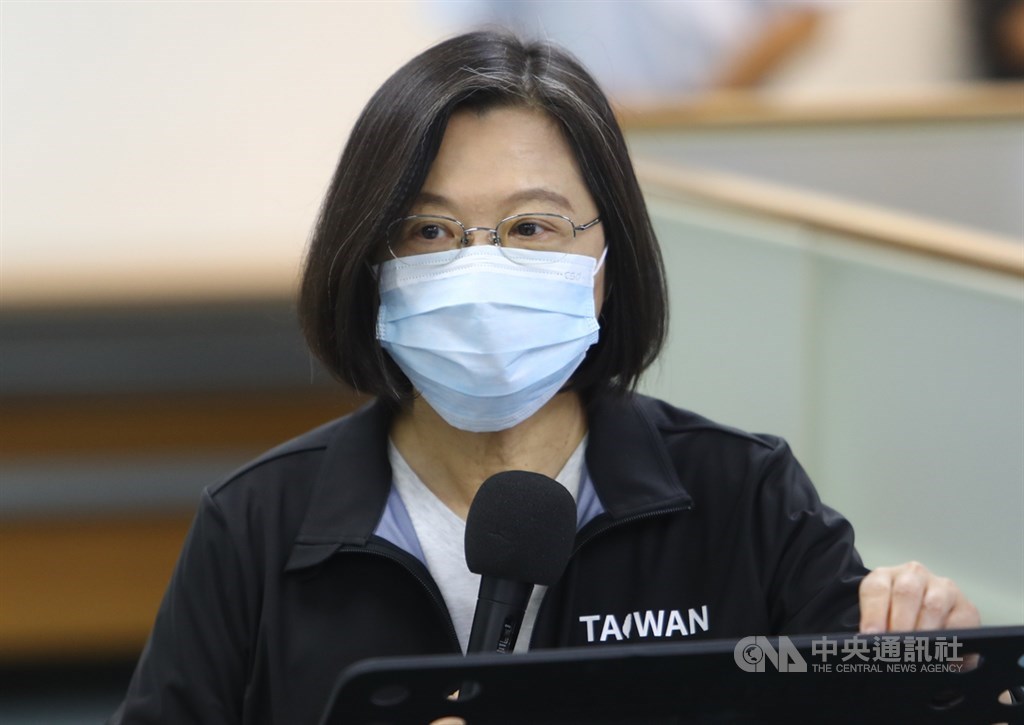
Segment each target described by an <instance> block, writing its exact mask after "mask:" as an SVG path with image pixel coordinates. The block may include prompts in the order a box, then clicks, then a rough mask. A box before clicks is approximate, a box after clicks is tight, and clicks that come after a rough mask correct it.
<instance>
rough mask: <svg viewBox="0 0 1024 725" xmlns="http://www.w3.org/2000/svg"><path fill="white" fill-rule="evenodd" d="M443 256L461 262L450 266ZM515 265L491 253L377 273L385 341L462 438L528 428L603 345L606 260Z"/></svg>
mask: <svg viewBox="0 0 1024 725" xmlns="http://www.w3.org/2000/svg"><path fill="white" fill-rule="evenodd" d="M605 253H607V249H606V250H605ZM442 255H449V256H452V257H454V259H453V261H451V262H449V263H447V264H443V265H441V264H439V263H438V261H439V259H438V258H440V257H441V256H442ZM428 258H429V259H428ZM516 258H517V260H519V261H518V262H514V261H512V260H510V259H509V258H507V257H506V256H505V255H504V254H503V253H502V252H501V250H499V249H498V248H497V247H494V246H490V245H488V246H475V247H469V248H467V249H464V250H461V252H460V251H459V250H454V251H450V252H438V253H436V254H429V255H420V256H419V257H417V258H415V260H413V261H410V258H405V259H403V260H401V261H399V260H397V259H396V260H390V261H387V262H384V263H383V264H381V265H380V266H379V267H378V271H379V275H380V298H381V305H380V313H379V316H378V318H377V339H378V340H380V342H381V345H382V346H383V347H384V349H385V350H387V351H388V353H389V354H390V355H391V357H392V358H394V360H395V362H396V363H397V364H398V366H399V367H400V368H401V369H402V371H403V372H404V373H405V374H406V376H408V378H409V380H410V381H412V384H413V386H414V387H415V388H416V389H417V390H418V391H419V392H420V394H421V395H422V396H423V398H424V399H425V400H426V401H427V403H429V404H430V407H431V408H433V409H434V410H435V411H437V413H438V415H440V416H441V417H442V418H444V420H445V421H447V422H448V423H449V424H450V425H452V426H454V427H456V428H459V429H461V430H466V431H473V432H483V431H497V430H505V429H507V428H511V427H512V426H514V425H516V424H518V423H521V422H522V421H524V420H526V419H527V418H529V417H530V416H531V415H533V414H534V413H536V412H537V411H538V410H540V408H541V407H542V406H543V405H544V404H545V403H547V402H548V401H549V400H551V398H552V397H554V395H555V394H556V393H557V392H558V391H559V390H561V388H562V386H563V385H565V383H566V382H567V381H568V380H569V378H570V376H571V375H572V374H573V372H574V371H575V370H576V368H577V367H579V364H580V363H581V362H583V358H584V356H585V355H586V352H587V348H589V347H590V346H591V345H593V344H594V343H595V342H597V338H598V330H599V325H598V322H597V319H596V317H595V316H594V277H595V275H596V274H597V271H598V270H599V269H600V268H601V265H602V264H603V263H604V254H602V255H601V259H600V260H595V259H594V258H593V257H589V256H585V255H578V254H560V253H553V252H534V251H527V250H516ZM552 260H553V261H552Z"/></svg>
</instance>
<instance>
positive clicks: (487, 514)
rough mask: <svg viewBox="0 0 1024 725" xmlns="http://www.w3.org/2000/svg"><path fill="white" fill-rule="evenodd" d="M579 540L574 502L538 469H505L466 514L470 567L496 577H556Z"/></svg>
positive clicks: (548, 581) (546, 580) (549, 580)
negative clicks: (536, 470) (532, 470)
mask: <svg viewBox="0 0 1024 725" xmlns="http://www.w3.org/2000/svg"><path fill="white" fill-rule="evenodd" d="M575 538H576V502H575V501H574V500H573V498H572V494H570V493H569V492H568V491H567V490H566V489H565V487H564V486H562V484H560V483H558V481H555V480H554V479H551V478H548V477H547V476H544V475H542V474H540V473H531V472H530V471H503V472H502V473H496V474H495V475H493V476H491V477H490V478H488V479H487V480H486V481H484V482H483V485H482V486H480V490H479V491H477V494H476V497H475V498H474V499H473V503H472V505H470V507H469V514H468V515H467V516H466V563H467V564H468V565H469V570H470V571H472V572H474V573H476V574H482V575H484V576H491V577H496V578H498V579H511V580H513V581H519V582H528V583H530V584H543V585H545V586H550V585H552V584H554V583H555V582H556V581H558V578H559V577H560V576H562V572H563V571H565V565H566V564H568V563H569V555H570V554H571V553H572V544H573V541H574V540H575Z"/></svg>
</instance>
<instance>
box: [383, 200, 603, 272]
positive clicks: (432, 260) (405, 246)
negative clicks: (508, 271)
mask: <svg viewBox="0 0 1024 725" xmlns="http://www.w3.org/2000/svg"><path fill="white" fill-rule="evenodd" d="M600 222H601V218H600V217H597V218H596V219H594V220H593V221H590V222H587V223H586V224H576V223H575V222H574V221H573V220H572V219H570V218H569V217H565V216H562V215H561V214H549V213H544V212H540V213H536V214H516V215H514V216H510V217H506V218H505V219H502V220H501V221H500V222H498V223H497V225H495V226H494V227H493V228H492V227H466V226H465V225H464V224H463V223H462V222H460V221H459V220H458V219H454V218H452V217H447V216H438V215H434V214H413V215H412V216H407V217H403V218H401V219H396V220H395V221H393V222H391V224H389V225H388V229H387V243H388V249H389V250H390V251H391V254H392V256H394V257H395V259H397V260H399V261H400V262H406V263H409V264H417V265H418V264H437V265H442V264H448V263H449V262H452V261H454V260H455V259H457V258H458V257H459V256H460V255H461V253H462V250H463V249H465V248H467V247H469V246H470V245H471V244H472V238H471V235H472V234H473V233H474V232H489V233H490V243H491V244H493V245H494V246H496V247H498V249H500V250H501V252H502V254H504V255H505V256H506V257H508V258H509V259H510V260H512V261H513V262H516V263H518V264H544V263H549V262H556V261H558V260H559V259H561V258H562V256H564V255H566V254H572V253H573V252H574V251H575V249H576V233H577V232H585V231H586V230H588V229H590V228H591V227H593V226H595V225H596V224H599V223H600ZM522 250H527V251H540V252H555V253H556V254H550V255H544V256H543V257H538V256H537V255H531V254H517V252H519V251H522ZM435 252H453V253H452V254H448V255H439V256H436V257H423V255H427V254H433V253H435Z"/></svg>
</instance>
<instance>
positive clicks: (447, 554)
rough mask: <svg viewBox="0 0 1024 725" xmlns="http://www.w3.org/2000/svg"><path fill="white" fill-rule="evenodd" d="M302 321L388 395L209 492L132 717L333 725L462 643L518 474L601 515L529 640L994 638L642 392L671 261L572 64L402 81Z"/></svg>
mask: <svg viewBox="0 0 1024 725" xmlns="http://www.w3.org/2000/svg"><path fill="white" fill-rule="evenodd" d="M300 311H301V316H302V322H303V328H304V330H305V333H306V337H307V339H308V341H309V343H310V346H311V347H312V349H313V350H314V352H315V353H316V354H317V355H318V357H319V358H320V359H321V360H322V361H323V362H324V363H325V364H326V365H327V367H328V368H330V369H331V370H332V371H333V372H334V373H335V374H336V375H337V376H338V377H339V378H340V379H341V380H342V381H344V382H346V383H347V384H349V385H351V386H352V387H353V388H355V389H357V390H361V391H364V392H367V393H372V394H373V395H375V396H376V397H377V401H376V402H375V403H373V404H372V405H370V406H368V407H367V408H364V409H363V410H361V411H359V412H357V413H355V414H354V415H352V416H349V417H347V418H344V419H341V420H339V421H334V422H332V423H329V424H327V425H325V426H323V427H321V428H319V429H317V430H314V431H312V432H310V433H308V434H306V435H304V436H302V437H300V438H298V439H296V440H293V441H291V442H289V443H286V444H285V445H283V446H281V447H280V448H277V449H275V450H273V451H271V452H269V453H267V454H266V455H264V456H263V457H261V458H260V459H258V460H257V461H255V462H254V463H252V464H251V465H249V466H248V467H246V468H244V469H243V470H242V471H240V472H238V473H236V474H235V475H233V476H232V477H231V478H230V479H229V480H227V481H225V482H223V483H221V484H220V485H218V486H215V487H212V488H210V489H208V490H207V491H206V492H205V493H204V494H203V498H202V503H201V506H200V509H199V512H198V514H197V517H196V520H195V523H194V526H193V529H192V531H191V533H190V535H189V537H188V540H187V542H186V544H185V547H184V550H183V552H182V556H181V559H180V561H179V564H178V567H177V570H176V571H175V574H174V577H173V579H172V581H171V584H170V587H169V590H168V592H167V595H166V598H165V600H164V602H163V605H162V606H161V609H160V613H159V615H158V617H157V621H156V624H155V627H154V630H153V634H152V636H151V638H150V641H149V643H148V645H147V647H146V650H145V652H144V653H143V655H142V659H141V661H140V663H139V666H138V669H137V671H136V674H135V676H134V678H133V681H132V683H131V686H130V689H129V692H128V695H127V699H126V701H125V703H124V705H123V706H122V709H121V710H120V711H119V713H118V714H117V715H115V717H114V722H125V723H128V722H132V723H141V722H174V723H177V722H217V723H236V722H238V723H241V722H244V723H256V722H277V723H297V722H316V721H317V719H318V717H319V716H320V713H321V711H322V709H323V707H324V705H325V703H326V700H327V698H328V695H329V693H330V690H331V686H332V684H333V682H334V681H335V679H336V677H337V675H338V673H339V672H340V671H341V670H342V669H343V668H344V667H345V666H347V665H349V664H351V663H353V662H355V661H357V660H359V659H362V658H365V657H370V656H382V655H398V654H426V653H446V652H447V653H451V652H459V651H461V650H463V649H464V648H465V644H466V640H467V637H468V633H469V629H470V626H471V620H472V612H473V607H474V605H475V601H476V594H477V580H476V579H475V578H474V577H473V575H471V574H470V573H469V572H468V570H467V569H466V565H465V560H464V558H463V531H464V526H465V524H464V519H465V515H466V512H467V510H468V507H469V505H470V503H471V501H472V500H473V497H474V495H475V493H476V491H477V489H478V487H479V486H480V484H481V482H482V481H484V480H485V479H486V478H488V477H489V476H490V475H492V474H494V473H496V472H499V471H504V470H510V469H524V470H530V471H537V472H540V473H543V474H546V475H548V476H551V477H553V478H556V479H557V480H558V481H559V482H560V483H562V484H563V485H564V486H565V487H566V488H567V489H569V490H570V492H571V493H573V495H574V496H575V498H576V501H577V509H578V531H579V533H578V539H577V544H578V550H577V552H576V553H575V554H574V556H573V558H572V559H571V560H570V562H569V565H568V567H567V569H566V571H565V574H564V575H563V576H562V578H561V580H560V581H559V582H558V583H556V584H555V585H554V586H552V587H551V588H550V589H549V590H548V591H547V592H546V593H545V592H543V591H540V590H538V591H536V592H535V595H534V598H533V600H532V601H531V604H530V608H529V609H528V612H527V617H526V621H525V623H524V627H523V632H522V633H521V634H520V638H519V642H520V645H521V646H523V647H525V646H526V645H528V646H530V647H534V648H544V647H561V646H587V645H594V646H599V645H602V644H614V643H617V642H637V641H642V640H651V641H653V640H654V639H659V640H661V639H663V640H666V641H679V640H682V639H686V638H738V637H741V636H745V635H749V634H751V633H758V634H770V633H791V632H815V631H835V630H842V629H846V630H850V629H857V627H858V624H859V626H860V627H861V629H863V630H865V631H879V630H882V629H886V628H895V629H911V628H914V627H937V626H944V625H951V626H953V625H955V626H970V625H971V624H976V623H977V615H976V612H975V611H974V609H973V607H971V605H970V604H969V603H968V602H966V600H964V599H963V597H962V595H960V593H959V591H958V590H957V589H956V588H955V586H953V585H952V584H951V583H949V582H948V581H946V580H941V579H938V578H936V577H933V576H932V575H931V574H929V573H928V572H927V571H926V570H924V569H923V567H920V566H919V565H914V564H912V565H906V566H904V567H900V568H897V569H893V570H878V571H876V572H875V573H873V574H871V575H870V576H868V577H866V578H865V574H866V573H867V572H866V570H865V569H864V567H863V565H862V564H861V561H860V559H859V557H858V556H857V553H856V551H855V550H854V548H853V534H852V531H851V528H850V526H849V524H848V523H847V522H846V521H845V520H844V519H843V518H842V517H841V516H839V515H838V514H836V513H835V512H834V511H832V510H830V509H828V508H827V507H825V506H823V505H822V504H821V503H820V501H819V500H818V498H817V495H816V494H815V492H814V489H813V487H812V486H811V484H810V482H809V481H808V479H807V477H806V475H805V474H804V472H803V471H802V469H801V468H800V466H799V464H797V463H796V461H795V459H794V458H793V456H792V455H791V454H790V452H789V450H788V448H787V447H786V445H785V444H784V443H783V442H782V441H781V440H779V439H776V438H771V437H764V436H751V435H748V434H745V433H742V432H739V431H736V430H733V429H730V428H725V427H722V426H719V425H717V424H714V423H712V422H710V421H707V420H705V419H702V418H700V417H698V416H696V415H694V414H692V413H688V412H685V411H682V410H678V409H676V408H673V407H671V406H669V405H667V404H665V403H661V402H659V401H656V400H651V399H648V398H643V397H641V396H637V395H634V394H632V393H631V392H630V390H631V389H632V387H633V386H634V384H635V382H636V380H637V378H638V376H639V375H640V373H641V372H642V371H643V370H644V368H645V367H647V365H649V364H650V363H651V361H652V360H653V359H654V358H655V356H656V354H657V352H658V349H659V347H660V345H661V343H662V338H663V336H664V333H665V326H666V320H665V317H666V305H665V283H664V276H663V270H662V266H661V260H660V255H659V252H658V248H657V244H656V241H655V239H654V235H653V233H652V230H651V226H650V222H649V220H648V217H647V214H646V210H645V208H644V201H643V198H642V196H641V194H640V191H639V188H638V186H637V182H636V179H635V177H634V175H633V171H632V167H631V165H630V161H629V157H628V155H627V152H626V147H625V144H624V142H623V139H622V135H621V132H620V130H619V128H618V126H617V124H616V122H615V119H614V117H613V115H612V112H611V110H610V108H609V106H608V104H607V102H606V100H605V98H604V96H603V95H602V94H601V92H600V90H599V89H598V88H597V87H596V85H595V84H594V82H593V81H592V79H591V78H590V77H589V76H588V75H587V73H586V71H584V70H583V68H581V67H580V66H579V65H578V64H577V63H575V62H574V61H573V60H572V59H570V58H569V57H567V56H566V55H564V54H563V53H562V52H560V51H558V50H557V49H555V48H551V47H547V46H545V45H541V44H530V45H523V44H521V43H520V42H519V41H517V40H515V39H514V38H510V37H505V36H502V35H496V34H488V33H474V34H469V35H464V36H460V37H457V38H454V39H452V40H450V41H447V42H445V43H442V44H440V45H438V46H436V47H434V48H432V49H430V50H428V51H426V52H425V53H423V54H422V55H420V56H419V57H417V58H416V59H414V60H413V61H411V62H410V63H409V64H407V65H406V66H405V67H403V68H402V69H400V70H399V71H397V72H396V73H395V75H394V76H392V77H391V78H390V79H389V80H388V81H387V82H386V83H385V84H384V85H383V86H382V87H381V89H380V90H379V91H378V92H377V93H376V95H375V96H374V97H373V99H372V100H371V101H370V103H369V105H368V106H367V108H366V110H365V111H364V112H363V114H362V116H361V118H360V119H359V121H358V122H357V124H356V126H355V128H354V130H353V132H352V135H351V138H350V140H349V142H348V145H347V147H346V149H345V152H344V154H343V156H342V158H341V162H340V164H339V167H338V171H337V173H336V175H335V178H334V181H333V184H332V186H331V188H330V190H329V192H328V195H327V198H326V201H325V203H324V206H323V210H322V214H321V217H320V220H319V223H318V226H317V229H316V233H315V235H314V238H313V240H312V243H311V246H310V249H309V251H308V256H307V260H306V265H305V271H304V277H303V282H302V291H301V302H300ZM862 581H863V582H864V583H862ZM858 587H860V592H861V593H860V607H859V606H858ZM627 620H628V621H630V622H636V627H635V628H634V627H632V625H627V624H626V623H627Z"/></svg>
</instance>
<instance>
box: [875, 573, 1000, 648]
mask: <svg viewBox="0 0 1024 725" xmlns="http://www.w3.org/2000/svg"><path fill="white" fill-rule="evenodd" d="M980 624H981V617H980V616H979V614H978V609H977V607H975V606H974V605H973V604H971V602H970V601H969V600H968V599H967V597H965V596H964V593H963V592H961V591H960V587H958V586H957V585H956V584H955V583H954V582H953V581H952V580H951V579H947V578H945V577H940V576H936V575H935V574H932V573H931V572H930V571H929V570H928V569H927V567H925V566H924V565H922V564H919V563H918V562H916V561H911V562H908V563H906V564H900V565H899V566H882V567H879V568H877V569H875V570H874V571H872V572H870V573H869V574H868V575H867V576H866V577H864V579H863V580H862V581H861V583H860V631H861V632H862V633H865V634H874V633H877V632H890V631H904V632H905V631H910V630H924V629H957V628H967V627H977V626H979V625H980Z"/></svg>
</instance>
